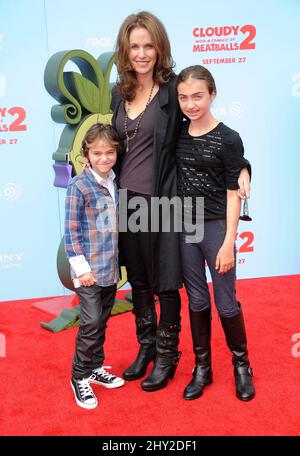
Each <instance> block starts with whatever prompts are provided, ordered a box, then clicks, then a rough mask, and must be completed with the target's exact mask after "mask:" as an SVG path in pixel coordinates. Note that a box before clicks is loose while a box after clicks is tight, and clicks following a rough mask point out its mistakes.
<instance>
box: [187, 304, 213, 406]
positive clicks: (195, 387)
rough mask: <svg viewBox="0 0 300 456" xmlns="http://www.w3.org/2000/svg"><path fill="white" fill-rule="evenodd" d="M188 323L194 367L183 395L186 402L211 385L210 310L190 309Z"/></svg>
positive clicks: (200, 394) (195, 397)
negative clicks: (198, 310) (191, 339)
mask: <svg viewBox="0 0 300 456" xmlns="http://www.w3.org/2000/svg"><path fill="white" fill-rule="evenodd" d="M190 323H191V331H192V338H193V348H194V352H195V367H194V370H193V378H192V380H191V381H190V383H189V384H188V385H187V387H186V388H185V390H184V393H183V397H184V399H187V400H192V399H197V398H198V397H200V396H202V394H203V389H204V387H205V386H207V385H210V384H211V383H212V369H211V344H210V341H211V311H210V309H205V310H202V311H200V312H197V311H193V310H191V309H190Z"/></svg>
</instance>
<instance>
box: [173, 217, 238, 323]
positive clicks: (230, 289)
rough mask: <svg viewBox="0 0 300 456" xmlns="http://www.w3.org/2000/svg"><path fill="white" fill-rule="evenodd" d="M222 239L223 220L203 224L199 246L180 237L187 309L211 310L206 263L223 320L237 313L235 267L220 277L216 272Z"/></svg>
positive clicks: (223, 231)
mask: <svg viewBox="0 0 300 456" xmlns="http://www.w3.org/2000/svg"><path fill="white" fill-rule="evenodd" d="M225 235H226V220H225V219H220V220H209V221H207V222H205V223H204V238H203V240H202V241H201V242H198V243H188V242H186V236H187V235H186V233H181V236H180V246H181V256H182V271H183V281H184V285H185V288H186V291H187V295H188V298H189V306H190V308H191V309H192V310H194V311H201V310H204V309H207V308H210V307H211V299H210V294H209V289H208V285H207V278H206V272H205V260H206V262H207V265H208V267H209V270H210V274H211V278H212V282H213V290H214V298H215V303H216V307H217V309H218V313H219V315H221V316H222V317H233V316H235V315H237V314H238V313H239V306H238V303H237V301H236V293H235V280H236V266H235V265H234V267H233V268H232V269H231V270H230V271H228V272H227V273H226V274H223V275H221V274H219V272H218V271H217V270H216V269H215V263H216V258H217V254H218V252H219V249H220V247H221V246H222V244H223V242H224V239H225ZM234 250H235V247H234ZM235 258H236V254H235Z"/></svg>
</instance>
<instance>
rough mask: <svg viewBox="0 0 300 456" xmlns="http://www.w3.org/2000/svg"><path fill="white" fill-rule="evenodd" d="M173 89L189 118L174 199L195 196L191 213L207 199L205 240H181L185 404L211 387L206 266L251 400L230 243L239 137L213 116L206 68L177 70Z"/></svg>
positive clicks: (238, 375) (238, 378)
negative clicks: (186, 333) (190, 361)
mask: <svg viewBox="0 0 300 456" xmlns="http://www.w3.org/2000/svg"><path fill="white" fill-rule="evenodd" d="M177 91H178V101H179V105H180V108H181V110H182V112H183V114H184V115H185V117H186V118H187V119H189V120H188V121H187V122H185V123H184V124H183V125H182V128H181V132H180V135H179V140H178V144H177V150H176V157H177V172H178V194H179V195H180V196H181V197H182V198H187V197H192V198H193V203H192V206H193V210H194V209H195V207H196V201H197V199H196V198H197V197H198V198H199V197H200V198H202V201H203V199H204V235H203V237H202V239H199V240H195V239H192V238H191V234H188V231H190V230H186V232H183V233H181V236H180V238H181V242H180V246H181V254H182V271H183V279H184V284H185V287H186V291H187V294H188V298H189V311H190V322H191V330H192V338H193V347H194V352H195V364H196V365H195V368H194V370H193V377H192V380H191V381H190V382H189V384H188V385H187V387H186V389H185V390H184V398H185V399H187V400H191V399H196V398H198V397H200V396H201V395H202V393H203V389H204V388H205V386H207V385H209V384H211V383H212V368H211V346H210V337H211V301H210V294H209V289H208V285H207V280H206V273H205V262H207V265H208V267H209V270H210V273H211V277H212V282H213V290H214V298H215V303H216V307H217V309H218V313H219V315H220V320H221V323H222V327H223V330H224V333H225V337H226V342H227V345H228V347H229V349H230V350H231V352H232V355H233V356H232V363H233V366H234V377H235V383H236V395H237V397H238V399H240V400H243V401H249V400H251V399H253V397H254V394H255V392H254V387H253V381H252V375H253V374H252V369H251V368H250V363H249V359H248V350H247V338H246V330H245V324H244V319H243V314H242V310H241V306H240V304H239V302H238V301H237V300H236V292H235V280H236V266H235V238H236V232H237V227H238V220H239V215H240V208H241V201H240V198H239V196H238V195H237V192H236V190H237V189H238V177H239V173H240V170H241V169H242V168H243V167H244V166H245V160H244V148H243V143H242V141H241V138H240V136H239V134H238V133H237V132H236V131H234V130H232V129H231V128H229V127H227V126H226V125H224V124H223V122H219V121H218V120H217V119H216V118H215V117H214V116H213V115H212V113H211V111H210V106H211V103H212V102H213V100H214V99H215V96H216V92H217V89H216V85H215V81H214V79H213V77H212V75H211V73H210V72H209V71H208V70H207V69H206V68H204V67H202V66H200V65H195V66H191V67H189V68H186V69H185V70H182V71H181V73H180V74H179V76H178V78H177ZM183 201H184V199H183ZM194 212H195V211H194ZM193 221H194V220H193ZM194 222H195V221H194Z"/></svg>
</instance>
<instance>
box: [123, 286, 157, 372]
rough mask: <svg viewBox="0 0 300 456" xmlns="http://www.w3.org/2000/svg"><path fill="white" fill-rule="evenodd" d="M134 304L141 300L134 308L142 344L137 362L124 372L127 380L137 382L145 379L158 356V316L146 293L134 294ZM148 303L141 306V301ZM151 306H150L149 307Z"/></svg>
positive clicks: (137, 334) (138, 334)
mask: <svg viewBox="0 0 300 456" xmlns="http://www.w3.org/2000/svg"><path fill="white" fill-rule="evenodd" d="M132 297H133V303H136V301H137V300H139V302H138V305H136V306H135V307H134V310H133V313H134V315H135V323H136V336H137V340H138V342H139V344H140V348H139V351H138V354H137V357H136V359H135V361H134V362H133V363H132V364H131V365H130V366H129V367H128V368H127V369H126V370H125V371H124V372H123V378H124V379H125V380H137V379H139V378H141V377H143V376H144V375H145V373H146V370H147V367H148V364H149V363H150V362H151V361H152V360H153V359H154V358H155V356H156V329H157V316H156V311H155V306H154V300H153V297H152V296H151V295H150V296H149V294H148V295H147V296H146V295H145V293H144V294H143V295H142V294H141V293H140V296H139V295H138V294H137V293H134V294H133V296H132ZM142 299H143V300H144V302H143V303H145V301H147V302H148V305H146V306H141V305H140V304H141V303H142V302H140V301H141V300H142ZM149 304H150V305H149Z"/></svg>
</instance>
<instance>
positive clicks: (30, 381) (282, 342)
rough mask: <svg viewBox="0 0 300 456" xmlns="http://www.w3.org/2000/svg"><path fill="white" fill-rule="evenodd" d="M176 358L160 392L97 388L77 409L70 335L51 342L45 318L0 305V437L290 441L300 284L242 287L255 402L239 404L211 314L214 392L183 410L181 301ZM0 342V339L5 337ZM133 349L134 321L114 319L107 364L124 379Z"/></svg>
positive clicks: (296, 280)
mask: <svg viewBox="0 0 300 456" xmlns="http://www.w3.org/2000/svg"><path fill="white" fill-rule="evenodd" d="M182 297H183V311H182V317H183V319H182V332H181V347H180V348H181V350H182V352H183V354H182V357H181V361H180V364H179V367H178V369H177V372H176V375H175V378H174V379H173V380H171V381H170V382H169V385H168V387H167V388H165V389H163V390H161V391H158V392H155V393H146V392H144V391H142V389H141V388H140V383H139V381H136V382H127V383H126V384H125V386H124V387H123V388H119V389H115V390H106V389H105V388H101V387H100V386H94V391H95V393H96V395H97V396H98V399H99V402H100V404H99V406H98V408H96V409H94V410H90V411H88V410H84V409H81V408H79V407H78V406H77V405H76V404H75V401H74V397H73V393H72V391H71V387H70V385H69V376H70V366H71V361H72V356H73V349H74V340H75V335H76V332H77V329H71V330H67V331H64V332H61V333H58V334H52V333H50V332H48V331H46V330H44V329H42V328H40V326H39V322H40V321H48V320H50V319H51V317H49V315H47V314H45V313H44V312H42V311H40V310H37V309H34V308H32V306H31V304H32V302H33V301H32V300H26V301H16V302H6V303H1V304H0V333H1V334H3V335H4V336H5V339H6V357H3V350H2V357H0V366H1V376H0V387H1V402H2V404H1V414H0V434H1V435H48V436H49V435H123V436H124V435H173V436H175V435H178V436H180V435H226V436H229V435H272V436H274V435H297V434H298V433H299V417H300V387H299V378H300V357H297V354H299V355H300V349H299V348H298V350H297V349H295V348H294V352H293V353H294V355H296V357H295V356H292V347H293V345H295V342H292V336H293V334H296V333H300V311H299V303H300V276H289V277H273V278H267V279H256V280H254V279H252V280H241V281H239V282H238V297H239V299H240V301H241V302H242V303H243V309H244V315H245V320H246V326H247V330H248V339H249V354H250V359H251V364H252V366H253V368H254V375H255V377H254V380H255V387H256V398H255V399H254V400H253V401H251V402H248V403H243V402H241V401H239V400H238V399H236V397H235V394H234V381H233V375H232V366H231V356H230V353H229V351H228V349H227V347H226V346H225V341H224V336H223V333H222V330H221V325H220V322H219V321H218V317H217V314H216V311H215V309H214V314H213V341H212V343H213V370H214V383H213V384H212V385H211V386H209V387H208V388H207V389H206V391H205V394H204V396H203V397H202V398H200V399H197V400H195V401H190V402H188V401H184V400H183V399H182V392H183V389H184V387H185V386H186V384H187V383H188V381H189V379H190V376H191V371H192V368H193V353H192V345H191V337H190V332H189V322H188V312H187V300H186V296H185V292H182ZM2 340H3V336H2ZM135 350H136V342H135V335H134V322H133V316H132V314H131V313H126V314H122V315H118V316H115V317H112V318H111V319H110V321H109V327H108V330H107V343H106V363H105V364H106V365H111V364H112V366H113V368H114V369H113V370H114V372H116V373H118V374H121V373H122V371H123V369H125V368H126V367H127V365H128V363H129V362H131V361H132V358H133V355H134V353H135Z"/></svg>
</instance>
